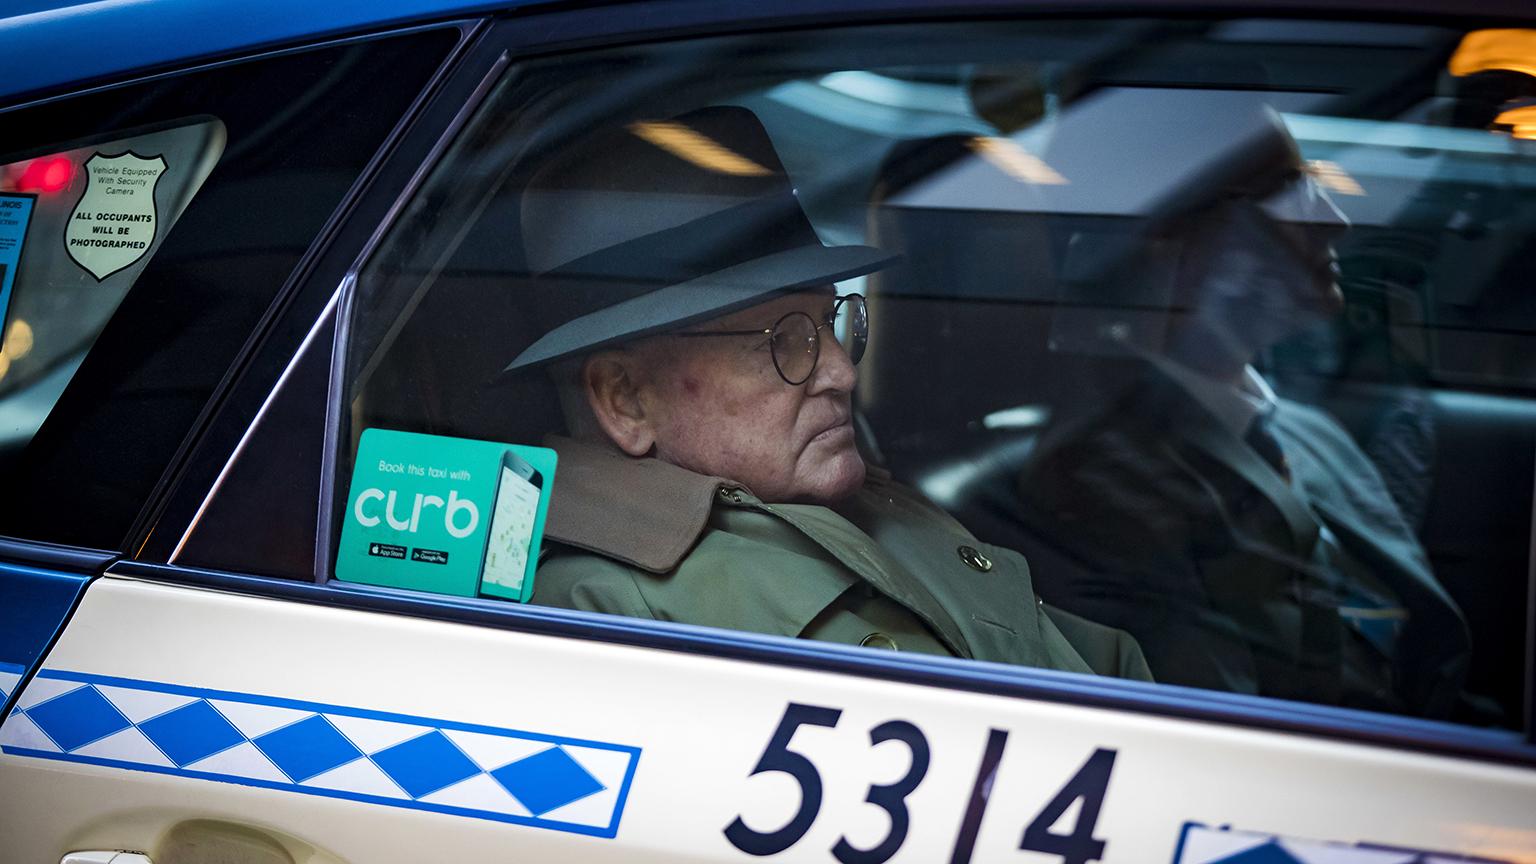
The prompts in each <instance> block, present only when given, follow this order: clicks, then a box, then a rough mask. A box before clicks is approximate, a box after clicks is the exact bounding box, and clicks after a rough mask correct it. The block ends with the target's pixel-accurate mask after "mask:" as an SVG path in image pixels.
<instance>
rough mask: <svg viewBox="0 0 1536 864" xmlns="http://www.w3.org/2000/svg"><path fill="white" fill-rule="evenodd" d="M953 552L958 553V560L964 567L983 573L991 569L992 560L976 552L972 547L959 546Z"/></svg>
mask: <svg viewBox="0 0 1536 864" xmlns="http://www.w3.org/2000/svg"><path fill="white" fill-rule="evenodd" d="M955 551H956V552H958V553H960V560H961V561H964V562H965V566H967V567H969V568H971V569H972V570H977V571H980V572H982V573H985V572H987V571H988V570H991V569H992V559H990V558H988V557H987V556H985V555H983V554H981V553H980V552H978V551H976V547H974V546H961V547H960V548H959V549H956V550H955Z"/></svg>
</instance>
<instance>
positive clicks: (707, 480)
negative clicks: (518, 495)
mask: <svg viewBox="0 0 1536 864" xmlns="http://www.w3.org/2000/svg"><path fill="white" fill-rule="evenodd" d="M545 444H546V445H548V446H549V447H551V448H553V449H554V451H555V453H556V454H557V455H558V457H559V462H558V465H559V467H558V469H557V470H556V472H555V482H554V486H553V489H552V491H551V493H550V499H549V515H548V517H547V518H546V522H545V526H544V534H545V536H547V537H549V538H551V539H553V540H557V541H559V542H561V543H564V544H566V545H567V546H574V547H576V548H578V549H585V550H587V551H588V552H595V553H597V554H599V555H602V556H605V557H607V558H613V559H615V560H618V561H622V562H624V563H626V564H633V565H634V566H636V567H639V568H640V569H642V570H647V571H649V572H651V573H666V572H668V571H670V570H672V569H674V568H676V567H677V565H678V562H680V561H682V560H683V556H685V555H687V554H688V552H689V550H691V549H692V548H693V546H694V544H695V543H697V542H698V539H699V535H700V534H701V533H703V531H704V526H705V523H706V522H708V520H709V512H710V509H711V508H712V507H713V506H714V502H715V496H716V495H717V494H718V491H719V490H720V489H722V488H724V487H726V486H732V487H733V488H739V484H730V483H727V481H725V480H723V479H721V478H719V477H709V476H706V475H703V474H695V473H694V472H692V471H689V470H687V469H684V468H679V467H677V466H675V465H671V464H668V463H666V462H663V461H661V460H660V459H644V458H641V459H637V458H635V457H633V456H629V455H627V454H625V453H623V452H621V451H620V450H618V449H616V448H614V447H612V446H608V445H602V444H591V443H587V442H583V441H576V440H573V439H570V438H563V437H559V436H551V437H550V438H549V439H548V440H546V441H545Z"/></svg>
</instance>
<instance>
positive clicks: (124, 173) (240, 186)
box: [0, 32, 456, 549]
mask: <svg viewBox="0 0 1536 864" xmlns="http://www.w3.org/2000/svg"><path fill="white" fill-rule="evenodd" d="M455 37H456V33H450V32H423V33H417V34H412V35H409V36H404V37H394V38H386V39H377V40H373V41H369V42H364V43H354V44H348V45H333V46H327V47H323V48H319V49H314V50H308V51H303V52H297V53H290V54H286V55H277V56H270V57H266V58H261V59H258V60H253V61H249V62H242V63H233V64H228V65H223V66H219V67H216V68H211V69H203V70H197V71H194V72H191V73H186V74H180V75H172V76H167V77H163V78H159V79H157V80H154V81H150V82H146V83H140V84H133V85H127V86H123V87H117V88H109V89H105V90H99V91H96V92H92V93H88V94H84V95H79V96H74V97H70V98H65V99H59V100H55V101H52V102H46V103H42V104H37V105H33V106H30V107H25V108H19V109H14V110H11V111H8V112H4V114H3V117H4V120H3V125H4V127H5V129H6V133H7V134H6V137H5V140H4V142H3V143H0V148H3V150H0V204H5V203H11V204H16V205H19V206H17V207H3V208H0V212H4V213H8V214H15V213H17V212H21V210H23V209H25V211H26V213H27V216H26V219H25V222H26V224H25V226H24V228H25V231H24V232H23V231H22V230H21V229H22V227H23V226H22V225H21V224H20V223H21V221H22V220H21V219H20V218H18V217H15V216H14V215H13V216H6V217H0V219H6V220H7V224H3V225H0V267H4V268H5V269H6V271H7V272H6V275H5V277H4V283H3V284H4V287H5V291H6V294H5V302H4V303H3V304H0V305H4V306H5V307H7V308H6V320H5V328H6V329H5V331H4V332H5V341H4V343H3V348H0V356H3V357H4V360H0V364H4V366H5V368H4V370H3V374H0V486H3V488H4V489H5V490H6V495H4V496H3V497H0V534H4V535H8V536H12V537H19V538H24V539H27V540H45V541H51V542H59V543H68V544H74V545H81V546H93V547H97V548H107V549H113V548H124V547H125V546H126V545H127V540H126V538H127V537H128V536H129V535H130V533H135V534H137V533H139V532H136V531H134V530H133V528H134V525H135V521H136V520H137V519H139V517H140V513H141V510H143V508H144V505H145V503H146V501H148V500H149V499H150V498H151V496H152V494H153V492H154V490H155V489H156V486H157V484H159V483H160V482H161V481H162V477H163V476H164V475H165V474H166V471H167V468H168V466H170V465H171V464H172V463H173V460H174V457H175V456H176V454H177V452H178V450H179V448H181V447H182V446H183V443H184V442H189V441H191V440H193V439H194V438H195V436H196V435H197V433H198V432H199V430H200V429H201V428H202V425H201V424H202V422H203V414H204V412H205V409H206V408H207V407H208V405H209V397H210V395H211V394H213V392H214V391H215V389H216V388H217V387H218V386H219V384H220V381H221V380H222V379H224V378H225V377H226V376H229V375H232V374H233V373H236V372H238V369H237V368H235V367H234V365H233V364H234V362H235V360H236V358H237V357H239V356H240V353H241V350H242V347H243V346H245V345H246V344H247V341H248V340H251V339H253V338H259V337H256V336H253V334H255V333H256V330H257V325H258V323H259V322H261V321H262V320H263V317H264V316H265V315H266V314H267V313H268V310H269V307H271V306H272V303H273V301H274V299H275V298H277V297H278V296H279V294H280V292H281V290H282V288H283V286H284V284H285V283H286V282H287V281H288V279H289V278H290V276H291V274H293V273H294V272H295V270H296V268H297V267H298V266H299V265H300V262H301V261H302V260H303V256H304V254H305V252H306V250H308V249H309V248H310V246H311V244H312V243H313V242H314V241H315V239H316V238H317V237H318V236H320V234H321V232H322V230H323V229H324V227H325V226H326V224H327V222H328V221H329V220H330V219H331V218H332V215H333V214H334V213H336V211H337V208H338V206H339V205H340V204H341V203H342V202H343V201H344V200H345V196H346V195H347V192H348V190H349V189H350V188H351V187H352V185H353V184H354V183H355V182H356V180H357V179H358V177H359V176H360V175H361V173H362V172H363V169H364V167H365V166H366V165H367V164H368V162H369V160H370V159H371V158H373V156H374V154H375V153H376V152H377V151H378V148H379V146H380V145H381V144H382V143H383V141H384V139H385V137H386V136H387V135H388V133H389V132H390V130H391V129H393V128H394V126H395V124H396V123H397V122H398V120H399V118H400V117H401V116H402V114H403V113H404V111H405V110H406V108H407V107H408V106H409V105H410V103H411V101H412V100H413V99H414V98H415V96H416V95H417V93H419V92H420V88H421V87H422V86H423V84H424V83H425V81H426V80H427V78H428V76H430V74H431V72H432V70H434V69H435V68H436V67H437V65H438V64H439V63H440V62H441V59H442V57H443V56H444V55H445V54H446V52H447V51H448V49H449V48H450V47H451V46H452V45H453V43H454V41H455ZM381 81H388V82H389V86H380V83H379V82H381ZM7 238H10V239H9V241H8V239H7ZM8 246H9V251H8V250H7V247H8ZM144 521H145V523H146V526H145V527H144V528H143V531H145V532H147V531H148V530H149V528H148V524H147V523H149V522H150V521H152V520H150V519H149V518H148V516H146V517H145V520H144Z"/></svg>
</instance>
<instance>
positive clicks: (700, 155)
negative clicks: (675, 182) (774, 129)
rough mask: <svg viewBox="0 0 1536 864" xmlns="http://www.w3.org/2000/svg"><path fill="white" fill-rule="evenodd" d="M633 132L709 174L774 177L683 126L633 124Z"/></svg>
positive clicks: (727, 148)
mask: <svg viewBox="0 0 1536 864" xmlns="http://www.w3.org/2000/svg"><path fill="white" fill-rule="evenodd" d="M629 131H631V132H633V133H635V135H637V136H639V137H640V138H643V139H644V140H646V141H649V142H650V143H652V144H655V145H656V146H657V147H660V148H661V149H663V150H665V151H667V152H668V153H671V154H672V155H673V156H676V157H678V158H679V159H684V160H686V161H688V162H692V163H693V164H695V165H697V166H699V167H700V168H703V169H705V170H706V171H714V172H716V173H719V174H734V175H736V176H738V177H763V176H766V175H768V174H772V173H773V172H772V171H769V170H768V169H767V168H764V167H763V166H761V165H759V164H757V163H756V162H753V161H752V160H751V159H748V158H747V157H745V156H743V155H741V154H740V153H737V152H736V151H734V150H732V149H730V148H729V147H726V146H725V145H724V144H721V143H720V142H718V141H716V140H715V139H713V138H710V137H709V136H708V135H704V134H702V133H700V132H698V131H697V130H694V129H691V128H689V127H687V126H684V125H683V124H681V123H665V122H660V121H652V122H642V123H631V124H630V126H629Z"/></svg>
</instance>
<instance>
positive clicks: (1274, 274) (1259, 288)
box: [1183, 177, 1349, 362]
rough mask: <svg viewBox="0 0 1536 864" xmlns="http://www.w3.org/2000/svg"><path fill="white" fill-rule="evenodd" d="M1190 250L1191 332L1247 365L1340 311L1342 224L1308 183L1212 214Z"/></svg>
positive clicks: (1187, 288) (1301, 180)
mask: <svg viewBox="0 0 1536 864" xmlns="http://www.w3.org/2000/svg"><path fill="white" fill-rule="evenodd" d="M1202 224H1203V228H1202V229H1201V230H1200V231H1199V236H1197V237H1196V238H1195V239H1194V241H1193V242H1192V243H1191V245H1190V247H1189V248H1190V251H1191V253H1193V255H1194V256H1195V258H1194V261H1195V262H1196V263H1195V266H1194V267H1193V268H1192V278H1191V279H1190V283H1191V284H1186V285H1184V286H1183V288H1184V290H1185V291H1187V292H1188V294H1187V296H1186V301H1185V302H1186V303H1188V304H1189V306H1191V307H1193V308H1192V309H1191V310H1190V311H1191V312H1192V313H1193V316H1194V321H1193V322H1192V323H1194V324H1195V326H1196V327H1198V328H1199V332H1202V333H1203V334H1204V336H1203V337H1202V338H1207V339H1213V340H1215V341H1216V342H1218V343H1220V347H1221V348H1222V349H1223V350H1224V351H1225V352H1227V353H1230V354H1231V355H1232V356H1234V357H1236V358H1239V359H1240V360H1242V361H1244V362H1246V361H1247V360H1248V359H1250V358H1251V357H1252V356H1253V355H1254V354H1255V353H1256V352H1258V351H1262V350H1264V349H1265V348H1268V347H1270V346H1271V345H1274V344H1275V343H1277V342H1280V341H1281V340H1283V339H1285V338H1287V337H1288V336H1291V335H1292V334H1294V333H1296V332H1297V331H1299V330H1300V329H1302V328H1304V327H1306V326H1308V325H1311V324H1313V323H1316V322H1318V321H1323V320H1327V319H1329V318H1332V317H1333V316H1334V315H1336V314H1338V313H1339V311H1340V310H1341V309H1342V308H1343V295H1342V294H1341V293H1340V292H1339V286H1338V265H1337V255H1336V254H1335V253H1334V250H1333V241H1334V240H1335V239H1336V238H1337V237H1338V236H1339V235H1340V234H1341V233H1343V231H1344V230H1345V229H1346V228H1347V227H1348V225H1349V222H1348V220H1347V219H1345V218H1344V216H1343V214H1342V213H1340V212H1339V210H1338V208H1337V207H1335V206H1334V204H1333V202H1332V201H1331V200H1330V199H1329V198H1328V196H1327V194H1326V193H1324V192H1323V191H1322V189H1320V188H1319V187H1318V186H1317V184H1316V183H1315V182H1314V181H1313V180H1312V179H1311V178H1309V177H1298V178H1297V179H1296V180H1295V181H1293V182H1292V183H1291V184H1288V186H1287V187H1286V188H1285V189H1283V190H1282V191H1281V193H1279V194H1277V195H1274V196H1271V197H1270V198H1266V199H1263V200H1258V201H1239V202H1236V203H1233V204H1229V205H1226V206H1224V207H1221V208H1219V209H1218V210H1215V211H1213V213H1212V215H1211V217H1209V218H1207V219H1206V220H1204V221H1203V223H1202Z"/></svg>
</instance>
